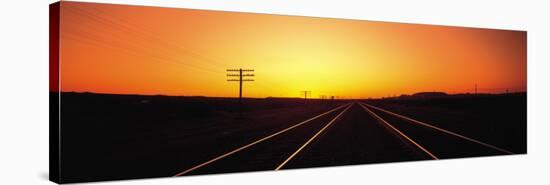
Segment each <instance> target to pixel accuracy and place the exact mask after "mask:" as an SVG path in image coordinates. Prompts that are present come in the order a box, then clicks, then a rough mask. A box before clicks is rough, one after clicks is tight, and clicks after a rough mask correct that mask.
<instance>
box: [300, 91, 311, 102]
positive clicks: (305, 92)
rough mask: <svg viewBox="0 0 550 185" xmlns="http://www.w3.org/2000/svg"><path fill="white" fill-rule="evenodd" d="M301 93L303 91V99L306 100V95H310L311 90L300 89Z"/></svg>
mask: <svg viewBox="0 0 550 185" xmlns="http://www.w3.org/2000/svg"><path fill="white" fill-rule="evenodd" d="M301 92H302V93H304V100H307V95H308V94H310V96H311V91H301Z"/></svg>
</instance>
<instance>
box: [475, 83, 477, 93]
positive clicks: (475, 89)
mask: <svg viewBox="0 0 550 185" xmlns="http://www.w3.org/2000/svg"><path fill="white" fill-rule="evenodd" d="M474 95H477V84H476V85H475V88H474Z"/></svg>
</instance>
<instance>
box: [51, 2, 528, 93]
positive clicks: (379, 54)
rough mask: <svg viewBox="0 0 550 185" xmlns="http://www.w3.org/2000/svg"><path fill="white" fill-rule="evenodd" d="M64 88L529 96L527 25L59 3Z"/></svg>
mask: <svg viewBox="0 0 550 185" xmlns="http://www.w3.org/2000/svg"><path fill="white" fill-rule="evenodd" d="M60 30H61V33H60V34H61V38H60V39H61V40H60V50H61V51H60V79H61V90H62V91H64V92H66V91H77V92H85V91H87V92H97V93H116V94H164V95H185V96H191V95H200V96H220V97H234V96H238V83H235V82H227V81H226V79H227V77H226V74H227V72H226V71H225V70H226V69H228V68H239V67H241V68H252V69H254V70H255V72H254V74H255V75H256V76H255V77H254V79H255V81H254V82H247V83H245V84H244V87H243V95H244V96H246V97H268V96H285V97H297V96H300V91H303V90H309V91H312V96H313V97H319V96H320V95H335V96H339V97H348V98H366V97H383V96H393V95H400V94H411V93H414V92H420V91H444V92H448V93H464V92H473V91H474V86H475V84H477V85H478V89H479V90H478V91H480V92H490V93H499V92H504V91H506V89H508V90H510V91H526V86H527V74H526V73H527V69H526V68H527V51H526V50H527V43H526V42H527V34H526V32H522V31H506V30H490V29H473V28H461V27H443V26H431V25H417V24H399V23H387V22H372V21H357V20H343V19H327V18H312V17H295V16H279V15H266V14H250V13H234V12H219V11H204V10H188V9H175V8H156V7H144V6H121V5H108V4H93V3H77V2H62V3H61V28H60Z"/></svg>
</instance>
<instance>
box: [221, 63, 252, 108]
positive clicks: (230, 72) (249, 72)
mask: <svg viewBox="0 0 550 185" xmlns="http://www.w3.org/2000/svg"><path fill="white" fill-rule="evenodd" d="M226 71H227V72H228V74H227V76H228V77H239V78H238V79H234V78H233V79H227V81H228V82H239V104H241V102H242V98H243V82H253V81H254V79H252V77H254V74H252V73H253V72H254V69H242V68H239V69H227V70H226ZM235 72H239V74H235ZM243 72H245V74H243ZM243 76H244V77H248V78H246V79H243Z"/></svg>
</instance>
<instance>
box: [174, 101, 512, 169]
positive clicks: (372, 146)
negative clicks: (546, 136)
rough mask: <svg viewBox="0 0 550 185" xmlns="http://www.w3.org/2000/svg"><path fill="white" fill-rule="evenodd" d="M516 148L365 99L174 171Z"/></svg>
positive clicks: (350, 161) (321, 163)
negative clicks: (431, 122)
mask: <svg viewBox="0 0 550 185" xmlns="http://www.w3.org/2000/svg"><path fill="white" fill-rule="evenodd" d="M499 154H513V153H512V152H510V151H508V150H505V149H502V148H500V147H497V146H494V145H491V144H488V143H486V142H482V141H479V140H476V139H473V138H470V137H467V136H464V135H461V134H458V133H455V132H452V131H449V130H446V129H443V128H439V127H436V126H434V125H432V124H428V123H425V122H421V121H418V120H415V119H412V118H409V117H406V116H403V115H400V114H397V113H394V112H391V111H388V110H385V109H382V108H379V107H375V106H372V105H369V104H366V103H364V102H352V103H348V104H345V105H342V106H339V107H336V108H334V109H331V110H329V111H327V112H324V113H322V114H319V115H317V116H314V117H312V118H310V119H307V120H304V121H302V122H300V123H296V124H294V125H292V126H290V127H287V128H285V129H282V130H279V131H277V132H274V133H272V134H270V135H267V136H265V137H262V138H258V139H256V140H254V141H251V142H249V143H248V144H245V145H243V146H240V147H237V148H235V149H233V150H230V151H227V152H226V153H223V154H220V155H218V156H217V157H214V158H212V159H210V160H207V161H204V162H202V163H199V164H196V165H194V166H193V167H190V168H187V169H182V171H180V172H178V173H176V174H175V175H174V176H182V175H192V174H208V173H227V172H239V171H257V170H281V169H286V168H301V167H315V166H332V165H343V164H363V163H377V162H394V161H413V160H437V159H442V158H456V157H469V156H484V155H499Z"/></svg>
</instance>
